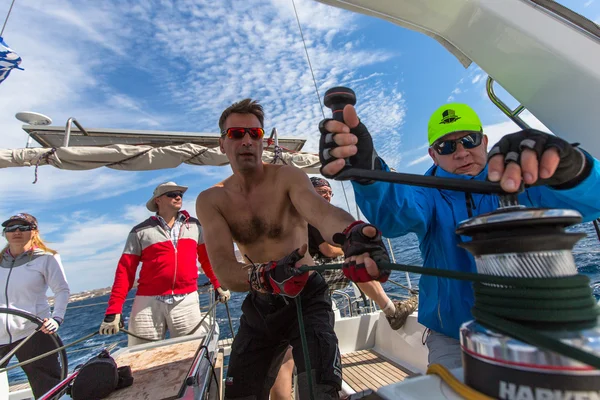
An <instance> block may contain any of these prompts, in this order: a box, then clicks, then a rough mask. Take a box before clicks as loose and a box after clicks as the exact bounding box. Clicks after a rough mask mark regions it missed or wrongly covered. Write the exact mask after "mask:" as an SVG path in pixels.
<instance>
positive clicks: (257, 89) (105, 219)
mask: <svg viewBox="0 0 600 400" xmlns="http://www.w3.org/2000/svg"><path fill="white" fill-rule="evenodd" d="M561 3H563V4H565V5H567V6H568V7H570V8H572V9H574V10H575V11H577V12H579V13H581V14H583V15H584V16H586V17H588V18H590V19H591V20H594V21H595V22H597V23H598V22H600V0H572V1H566V0H565V1H561ZM296 5H297V8H298V12H299V17H300V22H301V24H302V29H303V31H304V35H305V38H306V40H307V46H308V51H309V54H310V57H311V62H312V65H313V68H314V70H315V75H316V80H317V85H318V87H319V91H320V94H321V96H322V95H323V93H324V92H325V90H327V89H328V88H330V87H332V86H337V85H344V86H350V87H352V88H353V89H354V90H355V92H356V93H357V96H358V100H359V103H358V105H357V108H358V110H359V113H360V116H361V118H362V120H363V122H364V123H365V124H366V125H367V126H368V127H369V129H370V130H371V132H372V134H373V136H374V137H375V143H376V147H377V149H378V152H379V154H380V155H382V156H383V157H384V158H385V159H386V161H387V162H388V163H389V164H390V165H391V166H393V167H395V168H396V169H397V170H399V171H403V172H412V173H423V172H424V171H425V170H426V169H427V168H428V167H429V166H430V162H429V159H428V157H427V150H426V126H427V119H428V117H429V115H430V113H431V112H432V111H433V110H435V109H436V108H437V107H438V106H440V105H441V104H443V103H445V102H448V101H452V100H455V101H460V102H466V103H469V104H470V105H471V106H472V107H473V108H475V110H476V111H477V112H478V113H479V114H480V117H481V119H482V122H483V123H484V126H485V127H484V129H485V131H486V133H487V134H488V135H489V136H491V139H490V142H491V143H494V142H495V139H497V138H498V137H499V136H500V135H501V134H505V133H509V132H511V131H514V130H516V127H515V125H513V124H512V123H511V122H509V121H508V120H507V118H505V117H504V116H503V115H502V114H501V113H500V111H498V110H497V109H496V108H495V107H494V106H493V105H492V104H491V103H490V102H489V100H487V97H486V95H485V79H486V75H485V73H484V72H483V71H481V70H480V69H479V68H478V67H477V66H476V65H472V66H471V67H469V68H468V69H464V68H463V67H462V66H461V65H460V63H459V62H458V61H457V60H456V59H454V57H453V56H451V55H450V54H449V53H447V52H446V51H445V50H444V49H443V48H442V47H441V46H440V45H439V44H438V43H437V42H435V41H434V40H432V39H430V38H428V37H426V36H424V35H421V34H418V33H414V32H411V31H409V30H406V29H403V28H399V27H397V26H395V25H392V24H390V23H387V22H383V21H381V20H377V19H375V18H370V17H366V16H361V15H357V14H352V13H349V12H345V11H342V10H339V9H335V8H331V7H328V6H324V5H322V4H319V3H317V2H314V1H309V0H296ZM9 6H10V1H8V0H7V1H3V2H2V4H0V17H1V18H4V16H5V15H6V12H8V8H9ZM4 39H5V41H6V42H7V43H8V44H9V45H10V46H11V47H12V48H13V49H14V50H15V51H17V52H18V53H19V54H20V55H21V57H22V58H23V62H22V64H21V67H23V68H24V71H13V72H12V74H11V75H10V77H9V78H8V79H7V80H6V81H5V82H4V83H2V85H0V132H1V133H2V136H1V139H0V140H1V141H0V143H1V146H2V147H3V148H20V147H24V145H25V143H26V140H27V136H26V134H25V132H24V131H23V130H22V129H21V123H20V122H18V121H17V120H16V119H15V118H14V114H15V113H16V112H19V111H24V110H31V111H37V112H41V113H43V114H46V115H48V116H50V117H51V118H52V119H53V121H54V123H53V125H64V123H65V122H66V120H67V119H68V118H69V117H71V116H74V117H76V118H77V119H78V120H79V121H80V122H81V123H82V124H83V125H84V127H103V128H124V129H152V130H166V131H188V132H214V133H216V132H217V120H218V118H219V115H220V113H221V111H222V110H223V109H224V108H225V107H227V106H228V105H229V104H231V103H232V102H234V101H237V100H240V99H242V98H244V97H252V98H256V99H259V100H260V101H261V103H262V104H263V105H264V107H265V110H266V113H267V116H266V121H265V127H266V129H267V131H270V129H271V128H272V127H277V129H278V131H279V133H280V135H281V136H297V137H302V138H305V139H306V140H307V142H306V145H305V148H304V150H306V151H315V150H316V148H317V140H318V131H317V124H318V122H319V120H320V119H321V118H322V116H321V110H320V108H319V103H318V100H317V97H316V94H315V90H314V86H313V82H312V79H311V75H310V71H309V69H308V66H307V62H306V57H305V54H304V49H303V46H302V42H301V40H300V34H299V31H298V28H297V25H296V20H295V16H294V13H293V8H292V4H291V0H248V1H237V0H236V1H219V2H216V1H212V0H190V1H186V2H175V1H167V0H162V1H161V0H156V1H147V0H129V1H116V0H114V1H102V2H99V1H94V0H80V1H69V0H45V1H43V2H39V1H35V0H17V1H16V3H15V6H14V9H13V11H12V15H11V18H10V20H9V22H8V24H7V27H6V30H5V33H4ZM325 111H328V110H325ZM527 119H528V121H529V122H530V123H531V124H533V125H534V126H538V127H541V124H540V123H539V122H537V121H536V120H535V118H534V117H532V116H531V115H529V116H527ZM229 174H230V169H229V167H214V168H213V167H190V166H182V167H179V168H177V169H173V170H162V171H152V172H121V171H114V170H109V169H98V170H92V171H61V170H56V169H53V168H51V167H44V168H41V169H40V172H39V182H38V183H37V184H35V185H33V184H31V182H32V181H33V178H34V171H33V168H20V169H10V170H0V178H1V179H2V182H4V184H3V185H2V186H1V187H0V198H2V200H3V201H2V202H1V203H0V216H4V217H8V216H10V215H12V214H14V213H15V212H20V211H25V212H30V213H32V214H34V215H36V216H37V217H38V219H39V220H40V228H41V231H42V235H43V236H44V237H45V238H46V239H47V240H48V241H49V242H50V243H51V245H52V246H53V247H55V248H56V249H57V250H58V251H59V252H60V253H61V254H62V257H63V261H64V265H65V269H66V271H67V278H68V280H69V282H70V284H71V288H72V291H73V292H79V291H81V290H86V289H92V288H98V287H105V286H109V285H111V284H112V279H113V276H114V269H115V267H116V263H117V260H118V258H119V255H120V253H121V251H122V248H123V244H124V241H125V238H126V236H127V233H128V231H129V230H130V229H131V227H132V226H133V225H135V224H137V223H138V222H140V221H142V220H143V219H145V218H147V217H148V216H149V215H150V214H149V212H148V211H147V210H146V209H145V207H144V204H145V202H146V201H147V199H148V198H149V196H150V195H151V192H152V190H153V188H154V187H155V186H156V185H157V184H158V183H161V182H164V181H166V180H175V181H176V182H177V183H179V184H183V185H187V186H189V187H190V189H189V191H188V192H187V193H186V198H185V199H184V208H186V209H188V210H190V211H191V212H192V213H194V208H195V207H194V201H195V198H196V196H197V194H198V193H199V192H200V191H202V190H203V189H206V188H207V187H209V186H211V185H213V184H215V183H217V182H219V181H220V180H222V179H224V178H225V177H226V176H228V175H229ZM340 185H341V184H340V183H337V182H336V183H335V184H334V190H335V192H336V196H335V197H334V203H335V204H336V205H339V206H341V207H344V208H346V204H345V201H344V196H343V193H342V190H341V186H340ZM346 187H348V188H349V184H346ZM348 196H349V197H350V203H351V208H352V209H353V210H354V208H353V206H352V205H353V204H354V201H353V195H352V191H351V190H348ZM4 217H3V218H4Z"/></svg>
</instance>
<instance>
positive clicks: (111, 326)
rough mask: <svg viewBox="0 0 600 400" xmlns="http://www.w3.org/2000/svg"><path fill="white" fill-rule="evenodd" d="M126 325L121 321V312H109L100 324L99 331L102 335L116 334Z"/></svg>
mask: <svg viewBox="0 0 600 400" xmlns="http://www.w3.org/2000/svg"><path fill="white" fill-rule="evenodd" d="M124 326H125V325H124V324H123V321H121V314H108V315H106V316H105V317H104V321H103V322H102V325H100V330H99V333H100V334H101V335H115V334H117V333H119V330H121V328H123V327H124Z"/></svg>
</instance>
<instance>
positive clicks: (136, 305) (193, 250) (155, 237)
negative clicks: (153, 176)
mask: <svg viewBox="0 0 600 400" xmlns="http://www.w3.org/2000/svg"><path fill="white" fill-rule="evenodd" d="M186 190H187V187H185V186H179V185H177V184H176V183H175V182H166V183H163V184H160V185H158V186H157V187H156V189H155V190H154V193H153V195H152V197H151V198H150V200H148V202H147V203H146V207H147V208H148V210H150V211H154V212H156V215H154V216H152V217H150V218H148V219H147V220H145V221H144V222H142V223H141V224H139V225H137V226H135V227H134V228H133V229H132V230H131V232H130V233H129V236H128V238H127V242H126V244H125V250H124V251H123V254H122V255H121V258H120V260H119V264H118V266H117V271H116V274H115V281H114V284H113V287H112V292H111V295H110V299H109V300H108V308H107V310H106V315H105V318H104V321H103V322H102V325H101V326H100V334H101V335H112V334H116V333H118V332H119V329H120V328H121V327H122V326H123V322H122V317H121V313H122V310H123V303H124V302H125V298H126V296H127V293H128V292H129V290H131V288H132V286H133V282H134V280H135V275H136V271H137V267H138V264H139V263H140V262H141V263H142V268H141V269H140V276H139V279H138V289H137V293H136V297H135V299H134V301H133V306H132V308H131V315H130V318H129V326H128V330H129V331H131V332H132V333H135V334H136V335H138V336H141V337H143V338H148V339H164V338H165V335H166V332H167V330H168V331H169V332H170V337H178V336H183V335H188V334H191V333H194V332H192V331H193V330H194V329H195V328H198V329H207V328H208V322H205V323H204V324H203V326H202V327H198V324H199V323H200V320H201V319H202V315H201V313H200V307H199V303H198V292H197V288H198V286H197V282H196V281H197V279H198V267H197V264H196V260H198V261H199V262H200V264H201V266H202V270H203V271H204V273H205V274H206V276H207V277H208V279H209V280H210V282H211V283H212V285H213V286H214V288H215V290H216V291H217V293H218V296H219V301H221V302H226V301H227V300H229V297H230V293H229V291H228V290H225V289H223V288H221V285H220V284H219V281H218V280H217V277H216V276H215V274H214V272H213V270H212V267H211V265H210V262H209V260H208V255H207V253H206V247H205V245H204V239H203V236H202V227H201V226H200V223H199V222H198V220H197V219H196V218H193V217H190V215H189V214H188V212H187V211H183V210H181V206H182V199H183V194H184V193H185V192H186ZM196 332H197V330H196ZM140 343H145V341H144V340H141V339H138V338H135V337H133V336H129V339H128V346H133V345H135V344H140Z"/></svg>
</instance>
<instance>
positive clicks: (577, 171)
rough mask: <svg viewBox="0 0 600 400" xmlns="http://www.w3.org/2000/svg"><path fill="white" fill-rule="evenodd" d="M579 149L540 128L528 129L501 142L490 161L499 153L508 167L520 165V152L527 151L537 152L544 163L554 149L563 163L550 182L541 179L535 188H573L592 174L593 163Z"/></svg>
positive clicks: (491, 154)
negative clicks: (515, 164) (545, 157)
mask: <svg viewBox="0 0 600 400" xmlns="http://www.w3.org/2000/svg"><path fill="white" fill-rule="evenodd" d="M577 146H578V144H577V143H575V144H572V145H571V144H569V143H568V142H567V141H565V140H563V139H561V138H559V137H558V136H554V135H549V134H547V133H544V132H541V131H538V130H537V129H525V130H522V131H520V132H516V133H511V134H509V135H506V136H504V137H503V138H502V139H500V141H499V142H498V143H496V144H495V145H494V147H492V149H491V150H490V152H489V154H488V161H489V160H490V159H491V158H492V157H494V156H496V155H498V154H500V155H502V156H504V162H505V164H508V163H510V162H515V163H517V164H520V163H521V152H522V151H523V150H525V149H529V150H532V151H534V152H535V153H536V155H537V158H538V160H541V158H542V154H543V153H544V152H545V151H546V150H548V149H550V148H555V149H556V150H558V154H559V156H560V162H559V164H558V167H557V168H556V171H555V172H554V175H552V176H551V177H550V178H548V179H539V180H538V181H537V182H536V185H548V186H550V187H552V188H553V189H570V188H573V187H575V186H577V185H578V184H579V183H580V182H581V181H583V180H584V179H585V178H587V177H588V176H589V175H590V173H591V171H592V164H593V162H591V161H590V160H588V156H587V155H586V153H584V152H583V151H582V150H580V149H579V148H577Z"/></svg>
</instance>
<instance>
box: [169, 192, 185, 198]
mask: <svg viewBox="0 0 600 400" xmlns="http://www.w3.org/2000/svg"><path fill="white" fill-rule="evenodd" d="M165 196H167V197H168V198H170V199H176V198H178V197H181V198H183V192H167V193H165Z"/></svg>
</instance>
